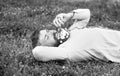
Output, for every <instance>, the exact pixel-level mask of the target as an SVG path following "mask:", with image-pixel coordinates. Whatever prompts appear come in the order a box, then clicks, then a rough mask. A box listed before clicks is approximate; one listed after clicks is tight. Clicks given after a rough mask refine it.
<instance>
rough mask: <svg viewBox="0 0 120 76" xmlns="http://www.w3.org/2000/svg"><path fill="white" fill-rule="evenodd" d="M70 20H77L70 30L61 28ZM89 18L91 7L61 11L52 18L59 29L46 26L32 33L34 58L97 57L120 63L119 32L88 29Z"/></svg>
mask: <svg viewBox="0 0 120 76" xmlns="http://www.w3.org/2000/svg"><path fill="white" fill-rule="evenodd" d="M69 19H74V20H75V21H74V23H73V25H71V26H70V28H68V29H64V28H61V26H63V25H64V23H65V22H66V21H68V20H69ZM89 20H90V10H89V9H76V10H73V11H72V12H69V13H60V14H58V15H57V16H56V17H55V19H54V20H53V24H54V25H55V26H56V27H57V28H58V30H57V31H56V30H46V29H45V30H41V31H35V32H34V33H33V35H32V36H31V39H32V44H33V47H34V49H33V50H32V53H33V55H34V57H35V59H37V60H39V61H49V60H65V59H69V60H70V61H80V60H88V59H93V58H94V59H100V60H105V61H113V62H120V31H117V30H111V29H105V28H104V29H103V28H97V27H96V28H85V27H86V25H87V24H88V22H89ZM58 44H59V45H58ZM39 45H40V46H39ZM56 45H58V46H56Z"/></svg>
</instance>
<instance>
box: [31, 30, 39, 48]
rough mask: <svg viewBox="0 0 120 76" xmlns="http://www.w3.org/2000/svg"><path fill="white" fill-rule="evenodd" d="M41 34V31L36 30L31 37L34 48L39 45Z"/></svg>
mask: <svg viewBox="0 0 120 76" xmlns="http://www.w3.org/2000/svg"><path fill="white" fill-rule="evenodd" d="M39 32H40V30H35V31H34V32H33V33H32V35H31V37H30V38H31V41H32V47H33V48H35V47H36V46H37V45H38V43H39V41H38V40H39Z"/></svg>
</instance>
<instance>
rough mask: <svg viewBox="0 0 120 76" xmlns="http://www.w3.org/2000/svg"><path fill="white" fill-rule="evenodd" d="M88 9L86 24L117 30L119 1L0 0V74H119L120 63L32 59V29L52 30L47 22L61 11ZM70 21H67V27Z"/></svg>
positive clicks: (89, 75) (71, 75)
mask: <svg viewBox="0 0 120 76" xmlns="http://www.w3.org/2000/svg"><path fill="white" fill-rule="evenodd" d="M77 8H89V9H90V10H91V13H92V14H91V20H90V23H89V24H88V27H104V28H110V29H114V30H120V10H119V9H120V4H119V3H118V2H114V3H113V2H110V1H109V0H95V1H88V2H72V3H70V2H62V0H0V47H1V48H0V76H120V64H119V63H112V62H103V61H97V60H91V61H80V62H70V61H49V62H40V61H37V60H35V59H34V57H33V55H32V53H31V51H32V45H31V40H30V36H31V34H32V33H33V31H34V30H37V29H39V30H41V29H43V28H48V29H54V28H55V27H54V26H49V25H48V24H49V23H51V22H52V20H53V19H54V17H55V16H56V15H57V14H58V13H61V12H69V11H71V10H73V9H77ZM69 25H70V23H66V27H67V26H69Z"/></svg>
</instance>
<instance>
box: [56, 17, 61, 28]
mask: <svg viewBox="0 0 120 76" xmlns="http://www.w3.org/2000/svg"><path fill="white" fill-rule="evenodd" d="M55 24H56V25H57V26H58V27H61V24H60V23H59V21H58V19H56V20H55Z"/></svg>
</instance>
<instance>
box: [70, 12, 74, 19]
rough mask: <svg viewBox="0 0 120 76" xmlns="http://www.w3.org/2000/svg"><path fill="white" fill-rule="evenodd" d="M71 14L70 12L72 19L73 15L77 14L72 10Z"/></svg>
mask: <svg viewBox="0 0 120 76" xmlns="http://www.w3.org/2000/svg"><path fill="white" fill-rule="evenodd" d="M69 14H70V19H73V17H74V16H75V12H74V11H72V12H70V13H69Z"/></svg>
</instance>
